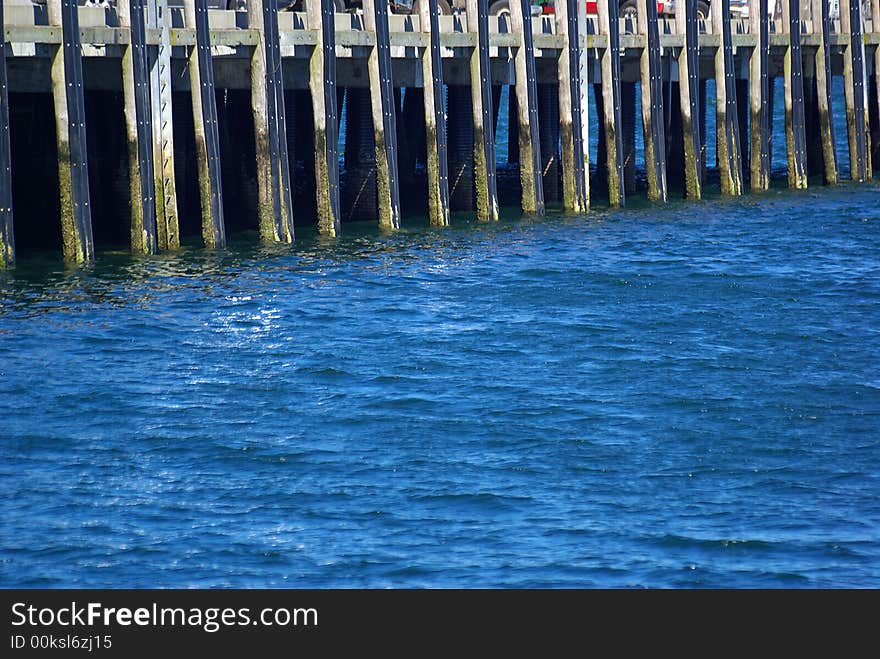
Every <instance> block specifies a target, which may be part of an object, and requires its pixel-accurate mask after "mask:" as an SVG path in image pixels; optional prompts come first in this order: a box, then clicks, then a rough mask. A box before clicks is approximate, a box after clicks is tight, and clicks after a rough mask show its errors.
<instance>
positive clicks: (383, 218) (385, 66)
mask: <svg viewBox="0 0 880 659" xmlns="http://www.w3.org/2000/svg"><path fill="white" fill-rule="evenodd" d="M363 7H364V25H365V27H366V29H367V30H368V31H370V32H372V33H373V34H375V35H376V45H375V46H374V47H373V48H371V49H370V55H369V57H368V58H367V69H368V70H369V79H370V107H371V110H372V114H373V137H374V143H375V145H376V189H377V192H378V195H379V204H378V210H379V226H380V227H382V228H383V229H398V228H400V186H399V178H398V172H397V113H396V110H395V103H394V87H393V84H392V80H391V41H390V39H391V37H390V36H389V31H388V4H387V2H386V0H363ZM425 84H426V85H427V84H428V83H427V81H426V82H425Z"/></svg>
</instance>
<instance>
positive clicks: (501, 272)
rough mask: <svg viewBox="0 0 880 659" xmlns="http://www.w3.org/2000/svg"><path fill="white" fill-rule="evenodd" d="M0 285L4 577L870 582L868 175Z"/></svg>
mask: <svg viewBox="0 0 880 659" xmlns="http://www.w3.org/2000/svg"><path fill="white" fill-rule="evenodd" d="M304 233H307V232H301V236H300V240H299V241H298V242H297V244H296V245H295V246H293V247H292V248H262V247H258V246H256V245H255V244H253V243H252V242H246V241H245V242H242V243H241V244H238V245H234V246H233V247H232V248H230V249H229V250H227V251H224V252H218V253H211V252H206V251H203V250H198V249H185V250H183V251H182V252H181V253H179V254H174V255H170V256H168V255H163V256H158V257H155V258H149V259H137V258H131V257H129V256H127V255H125V254H112V253H109V254H108V253H105V254H103V255H102V257H101V259H100V260H99V261H98V262H97V263H96V264H94V265H92V266H89V267H85V268H81V269H65V268H64V266H62V265H60V264H59V263H58V262H57V261H55V260H46V261H44V260H41V259H38V258H35V257H32V258H30V259H22V262H21V263H20V265H19V266H18V267H17V268H15V269H14V270H11V271H9V272H4V273H0V418H2V424H0V516H2V520H3V523H2V525H0V585H2V586H4V587H166V586H167V587H189V586H193V587H207V586H234V587H257V586H265V587H422V586H428V587H477V586H488V587H496V586H497V587H536V586H548V587H626V586H634V587H642V586H648V587H831V586H845V587H849V586H853V587H877V586H880V542H878V540H880V498H878V491H880V432H878V430H880V376H878V373H880V369H878V364H880V186H878V184H876V183H874V184H869V185H862V186H855V185H845V186H841V187H839V188H836V189H813V190H811V191H809V192H805V193H792V192H788V191H780V190H774V191H771V192H770V193H768V194H766V195H763V196H760V197H755V196H751V197H745V198H742V199H738V200H723V199H715V200H712V201H703V202H697V203H687V204H685V203H683V202H673V203H670V204H669V205H667V206H663V207H652V206H645V205H642V207H641V208H635V209H633V208H630V209H628V210H626V211H620V212H611V211H602V210H597V211H594V212H591V213H590V214H589V215H587V216H583V217H572V216H559V215H550V216H548V217H546V218H543V219H535V220H529V219H520V218H516V217H511V218H507V219H505V220H504V221H502V222H500V223H498V224H497V225H493V226H487V225H479V224H476V223H473V222H469V221H467V220H465V219H464V218H456V222H455V223H454V226H452V227H450V228H447V229H429V228H427V227H415V228H409V229H404V230H403V231H401V232H400V233H398V234H394V235H386V234H381V233H379V232H377V231H376V230H374V229H373V228H371V227H357V226H353V227H351V228H349V230H347V231H346V232H345V235H344V237H342V238H341V239H339V240H338V241H323V240H321V239H319V238H317V237H315V236H310V235H302V234H304Z"/></svg>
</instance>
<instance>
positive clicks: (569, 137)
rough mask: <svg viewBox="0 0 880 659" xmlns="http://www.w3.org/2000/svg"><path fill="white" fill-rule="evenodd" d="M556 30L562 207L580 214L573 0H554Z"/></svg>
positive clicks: (583, 200)
mask: <svg viewBox="0 0 880 659" xmlns="http://www.w3.org/2000/svg"><path fill="white" fill-rule="evenodd" d="M555 8H556V33H557V34H559V35H562V37H563V39H564V45H563V47H562V49H561V50H560V51H559V60H558V61H557V76H558V82H559V133H560V139H561V142H562V206H563V208H564V209H565V210H569V211H574V212H575V213H582V212H584V211H586V210H587V184H586V175H585V169H584V163H585V159H584V148H585V146H584V140H583V127H582V125H581V122H582V121H586V117H584V116H583V115H582V112H581V110H582V108H581V93H582V92H581V74H580V44H579V40H578V35H579V31H578V15H577V1H576V0H557V2H556V4H555Z"/></svg>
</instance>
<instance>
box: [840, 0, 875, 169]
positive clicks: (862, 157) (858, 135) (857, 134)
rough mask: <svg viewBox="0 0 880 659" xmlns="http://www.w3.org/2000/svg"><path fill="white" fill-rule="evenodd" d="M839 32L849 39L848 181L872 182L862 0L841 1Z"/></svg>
mask: <svg viewBox="0 0 880 659" xmlns="http://www.w3.org/2000/svg"><path fill="white" fill-rule="evenodd" d="M840 29H841V31H842V32H843V33H844V34H845V35H848V36H849V41H848V43H847V44H846V47H845V49H844V53H843V88H844V96H845V101H846V127H847V135H848V138H849V161H850V178H851V179H852V180H853V181H867V180H869V179H870V178H871V163H870V156H871V147H870V144H871V133H870V126H869V125H868V113H867V102H866V89H865V46H864V42H863V40H862V8H861V0H840Z"/></svg>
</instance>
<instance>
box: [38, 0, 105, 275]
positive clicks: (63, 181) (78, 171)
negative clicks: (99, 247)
mask: <svg viewBox="0 0 880 659" xmlns="http://www.w3.org/2000/svg"><path fill="white" fill-rule="evenodd" d="M47 6H48V10H49V24H50V25H54V26H61V32H62V34H61V41H62V42H61V45H60V46H57V47H55V48H54V52H53V54H52V68H51V77H52V95H53V99H54V103H55V139H56V142H57V144H58V183H59V192H60V196H61V239H62V249H63V252H64V258H65V259H66V260H68V261H75V262H77V263H82V262H84V261H91V260H92V259H94V258H95V245H94V238H93V237H92V212H91V204H90V202H89V168H88V162H87V157H86V153H87V152H86V118H85V99H84V93H83V77H82V54H81V46H80V32H79V16H78V13H77V3H76V0H48V2H47Z"/></svg>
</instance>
